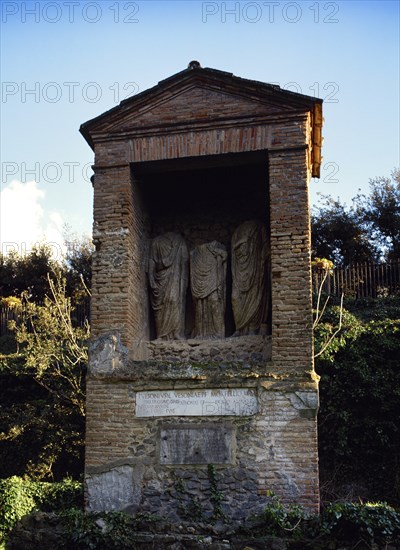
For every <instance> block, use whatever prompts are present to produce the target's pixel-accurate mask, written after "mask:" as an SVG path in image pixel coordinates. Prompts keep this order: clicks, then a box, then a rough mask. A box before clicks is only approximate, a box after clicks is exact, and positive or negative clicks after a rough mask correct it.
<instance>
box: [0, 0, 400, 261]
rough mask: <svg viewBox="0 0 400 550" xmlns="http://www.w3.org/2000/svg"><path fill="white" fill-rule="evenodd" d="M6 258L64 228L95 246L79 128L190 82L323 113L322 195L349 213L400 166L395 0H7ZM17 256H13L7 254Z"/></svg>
mask: <svg viewBox="0 0 400 550" xmlns="http://www.w3.org/2000/svg"><path fill="white" fill-rule="evenodd" d="M1 8H2V23H1V25H2V29H1V30H2V37H1V81H2V97H1V103H0V106H1V167H2V178H1V197H0V208H1V221H0V239H1V241H2V251H3V252H5V251H7V250H9V249H10V248H14V249H17V250H19V251H21V252H23V250H24V248H25V249H26V248H27V249H29V247H30V245H31V242H32V241H36V240H39V239H43V238H44V239H47V240H48V241H50V242H53V243H56V246H61V243H62V232H63V229H62V228H63V225H64V224H67V225H68V226H69V227H70V229H71V230H72V231H75V232H76V233H77V234H78V235H81V234H83V233H86V234H90V233H91V224H92V188H91V184H90V181H89V177H90V175H91V170H90V165H91V164H92V163H93V153H92V151H91V149H90V148H89V146H88V145H87V144H86V142H85V141H84V139H83V137H82V136H81V135H80V133H79V131H78V130H79V126H80V124H81V123H82V122H85V121H86V120H89V119H91V118H93V117H95V116H97V115H99V114H101V113H102V112H104V111H106V110H108V109H110V108H111V107H113V106H115V105H116V104H117V103H118V102H119V101H120V100H122V99H125V98H126V97H127V96H128V95H132V94H135V93H138V92H141V91H143V90H145V89H147V88H149V87H151V86H153V85H154V84H156V83H157V82H158V81H160V80H162V79H164V78H166V77H168V76H170V75H172V74H174V73H176V72H178V71H180V70H182V69H184V68H186V67H187V65H188V63H189V61H190V60H192V59H196V60H199V61H200V63H201V64H202V66H203V67H212V68H216V69H221V70H225V71H228V72H232V73H233V74H235V75H237V76H241V77H244V78H249V79H254V80H259V81H264V82H272V83H277V84H280V85H281V86H282V87H285V88H288V89H291V90H293V91H299V92H301V93H304V94H308V95H318V96H319V97H322V98H323V99H324V100H325V102H324V118H325V124H324V131H323V135H324V146H323V157H324V160H323V167H322V174H321V179H320V180H312V181H311V186H310V187H311V201H312V203H315V202H316V201H317V198H318V197H317V193H322V194H331V195H333V196H334V197H338V196H339V197H340V198H341V199H342V200H343V201H346V202H350V199H351V197H353V196H354V195H356V193H357V192H358V190H359V189H361V190H362V191H363V192H368V180H369V178H372V177H375V176H378V175H385V176H389V175H390V172H391V171H392V170H393V168H394V167H396V166H399V165H400V159H399V76H400V74H399V72H400V69H399V23H400V21H399V3H398V2H397V1H379V2H375V1H355V2H353V1H344V2H342V1H336V2H329V1H319V2H317V1H314V2H308V1H298V2H286V1H284V2H279V1H271V2H264V1H260V2H246V1H241V2H219V1H218V2H217V1H213V2H201V1H195V0H191V1H185V0H181V1H168V0H163V1H149V0H145V1H138V2H128V1H125V0H120V1H115V0H114V1H110V2H109V1H98V2H91V1H86V0H82V1H79V2H78V1H63V0H60V1H45V0H43V1H40V2H38V1H36V2H29V1H27V2H13V1H10V2H8V1H5V0H3V1H2V3H1ZM10 243H11V244H10Z"/></svg>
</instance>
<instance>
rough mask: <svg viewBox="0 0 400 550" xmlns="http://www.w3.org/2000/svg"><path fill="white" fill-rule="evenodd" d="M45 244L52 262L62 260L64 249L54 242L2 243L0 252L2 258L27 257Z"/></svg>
mask: <svg viewBox="0 0 400 550" xmlns="http://www.w3.org/2000/svg"><path fill="white" fill-rule="evenodd" d="M43 244H45V246H46V248H47V249H48V250H49V251H50V255H51V258H52V260H55V261H57V260H62V259H63V258H64V255H65V247H63V246H61V244H60V243H57V242H55V241H47V240H46V241H44V240H43V241H36V242H30V243H28V242H26V241H23V242H16V241H3V242H2V243H1V248H0V252H1V254H2V255H3V257H7V256H14V255H15V256H19V257H22V258H24V257H27V256H29V255H30V254H31V253H32V252H33V251H34V250H37V249H40V247H41V246H43Z"/></svg>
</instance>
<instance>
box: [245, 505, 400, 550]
mask: <svg viewBox="0 0 400 550" xmlns="http://www.w3.org/2000/svg"><path fill="white" fill-rule="evenodd" d="M239 533H240V534H241V535H242V536H243V535H247V536H251V537H265V536H269V537H281V538H284V539H288V540H292V541H302V543H301V544H305V543H307V545H306V546H303V545H302V546H301V547H302V548H303V547H307V548H315V549H317V548H323V549H325V548H327V547H330V548H331V547H334V548H336V547H338V548H348V547H351V548H355V547H356V546H358V545H359V544H361V543H364V544H366V545H367V547H368V548H371V549H378V548H384V547H385V546H386V545H388V544H399V543H400V514H399V513H398V512H396V510H395V509H394V508H392V507H390V506H388V505H387V504H386V503H367V504H352V503H334V504H331V505H329V506H328V507H327V508H326V509H324V510H323V511H322V512H321V514H320V515H317V514H315V515H308V516H307V515H306V514H304V511H303V510H302V509H301V508H300V507H297V506H289V507H286V506H284V505H282V504H281V503H280V502H279V499H277V498H276V497H273V498H272V501H271V504H269V505H268V506H267V507H266V508H265V510H264V512H263V513H262V514H259V515H258V516H254V517H252V518H250V519H249V520H248V521H247V522H246V523H245V524H244V525H243V526H242V527H241V528H240V530H239ZM334 543H335V545H334V546H331V545H332V544H334ZM299 548H300V546H299Z"/></svg>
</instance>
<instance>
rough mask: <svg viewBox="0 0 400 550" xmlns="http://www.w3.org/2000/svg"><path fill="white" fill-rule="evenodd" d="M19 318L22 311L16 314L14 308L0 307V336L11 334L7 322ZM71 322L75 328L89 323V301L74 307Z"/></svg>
mask: <svg viewBox="0 0 400 550" xmlns="http://www.w3.org/2000/svg"><path fill="white" fill-rule="evenodd" d="M21 316H23V311H22V312H17V311H15V309H14V308H9V307H3V306H0V336H8V335H10V334H13V332H12V331H11V330H10V329H9V326H8V325H9V321H18V320H19V319H20V317H21ZM71 320H72V325H73V326H75V327H83V325H84V324H85V322H87V321H90V300H87V301H84V302H81V303H79V304H76V305H75V306H74V310H73V312H72V316H71ZM28 330H29V326H28Z"/></svg>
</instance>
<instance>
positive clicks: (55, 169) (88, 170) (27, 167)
mask: <svg viewBox="0 0 400 550" xmlns="http://www.w3.org/2000/svg"><path fill="white" fill-rule="evenodd" d="M92 176H93V169H92V163H91V162H87V163H86V164H81V163H80V162H76V161H65V162H62V163H60V162H55V161H49V162H45V163H40V162H35V163H32V164H30V163H28V162H14V161H4V162H2V163H1V182H2V183H3V184H5V183H9V182H10V181H11V180H12V179H18V180H19V181H20V182H21V183H27V182H28V181H32V180H34V181H36V183H47V184H49V183H50V184H54V183H58V182H60V181H64V182H66V183H76V182H82V181H84V182H91V177H92Z"/></svg>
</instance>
